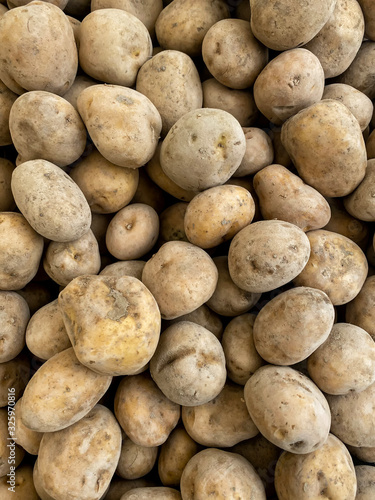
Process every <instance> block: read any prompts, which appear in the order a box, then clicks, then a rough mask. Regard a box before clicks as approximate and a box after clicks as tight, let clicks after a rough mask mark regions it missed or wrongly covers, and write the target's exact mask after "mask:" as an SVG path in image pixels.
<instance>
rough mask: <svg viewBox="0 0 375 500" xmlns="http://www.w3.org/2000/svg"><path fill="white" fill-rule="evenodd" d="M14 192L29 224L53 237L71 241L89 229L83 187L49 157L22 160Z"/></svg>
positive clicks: (37, 230)
mask: <svg viewBox="0 0 375 500" xmlns="http://www.w3.org/2000/svg"><path fill="white" fill-rule="evenodd" d="M12 192H13V196H14V199H15V200H16V203H17V206H18V208H19V209H20V211H21V212H22V214H23V215H24V216H25V218H26V219H27V221H28V222H29V224H30V226H31V227H33V229H35V231H36V232H37V233H39V234H41V235H42V236H44V237H45V238H48V239H50V240H52V241H60V242H65V241H72V240H76V239H78V238H80V237H81V236H83V235H84V234H85V233H87V231H88V230H89V229H90V224H91V211H90V207H89V205H88V203H87V201H86V198H85V197H84V195H83V193H82V191H81V190H80V189H79V187H78V186H77V184H76V183H75V182H73V181H72V179H71V178H70V177H69V175H68V174H66V173H65V172H64V171H63V170H62V169H61V168H59V167H57V166H56V165H54V164H53V163H50V162H49V161H46V160H30V161H27V162H25V163H21V165H19V166H18V167H17V168H16V169H15V170H14V172H13V176H12Z"/></svg>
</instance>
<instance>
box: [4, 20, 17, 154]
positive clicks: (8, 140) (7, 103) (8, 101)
mask: <svg viewBox="0 0 375 500" xmlns="http://www.w3.org/2000/svg"><path fill="white" fill-rule="evenodd" d="M0 17H1V13H0ZM17 97H18V95H17V94H15V93H14V92H12V91H11V90H10V89H9V88H8V87H7V86H6V85H5V84H4V83H3V82H2V81H1V80H0V146H7V145H9V144H12V137H11V135H10V130H9V114H10V110H11V108H12V106H13V103H14V101H15V100H16V99H17Z"/></svg>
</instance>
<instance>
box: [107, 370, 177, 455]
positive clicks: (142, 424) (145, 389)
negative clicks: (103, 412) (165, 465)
mask: <svg viewBox="0 0 375 500" xmlns="http://www.w3.org/2000/svg"><path fill="white" fill-rule="evenodd" d="M114 409H115V415H116V418H117V420H118V421H119V423H120V425H121V427H122V428H123V430H124V431H125V433H126V435H127V436H128V437H129V438H130V439H131V440H132V441H133V443H135V444H137V445H139V446H145V447H151V448H154V447H155V446H159V445H161V444H163V443H164V442H165V441H166V440H167V438H168V436H169V434H170V433H171V431H172V429H174V428H175V427H176V425H177V422H178V420H179V418H180V407H179V405H178V404H176V403H174V402H172V401H171V400H169V399H168V398H167V397H166V396H165V395H164V394H163V393H162V392H161V391H160V389H159V388H158V386H157V385H156V384H155V382H154V381H153V380H152V379H151V377H150V375H149V374H140V375H133V376H131V377H126V378H123V379H122V380H121V382H120V385H119V386H118V389H117V391H116V396H115V402H114Z"/></svg>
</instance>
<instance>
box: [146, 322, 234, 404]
mask: <svg viewBox="0 0 375 500" xmlns="http://www.w3.org/2000/svg"><path fill="white" fill-rule="evenodd" d="M150 373H151V376H152V378H153V379H154V380H155V382H156V384H157V385H158V387H159V389H160V390H161V391H162V392H163V394H165V396H167V397H168V398H169V399H170V400H171V401H173V402H175V403H177V404H181V405H183V406H197V405H201V404H204V403H208V402H209V401H211V400H212V399H214V398H215V397H216V396H217V395H218V394H219V393H220V392H221V390H222V389H223V387H224V384H225V379H226V370H225V357H224V352H223V348H222V347H221V344H220V342H219V340H218V339H217V338H216V337H215V335H214V334H213V333H211V332H210V331H209V330H207V329H206V328H204V327H203V326H200V325H197V324H196V323H191V322H190V321H180V322H178V323H175V324H174V325H172V326H170V327H169V328H167V329H166V330H164V332H163V334H162V336H161V337H160V342H159V344H158V347H157V349H156V352H155V354H154V356H153V357H152V359H151V361H150Z"/></svg>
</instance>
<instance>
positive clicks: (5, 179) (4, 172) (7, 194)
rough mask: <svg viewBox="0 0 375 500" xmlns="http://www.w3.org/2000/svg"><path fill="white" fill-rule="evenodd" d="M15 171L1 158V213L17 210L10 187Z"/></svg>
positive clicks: (12, 166)
mask: <svg viewBox="0 0 375 500" xmlns="http://www.w3.org/2000/svg"><path fill="white" fill-rule="evenodd" d="M0 92H1V90H0ZM0 96H1V93H0ZM0 130H1V125H0ZM14 169H15V165H14V164H13V163H12V162H11V161H10V160H7V159H6V158H0V212H10V211H12V210H14V209H15V208H16V204H15V202H14V198H13V194H12V189H11V187H10V185H11V179H12V173H13V170H14Z"/></svg>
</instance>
